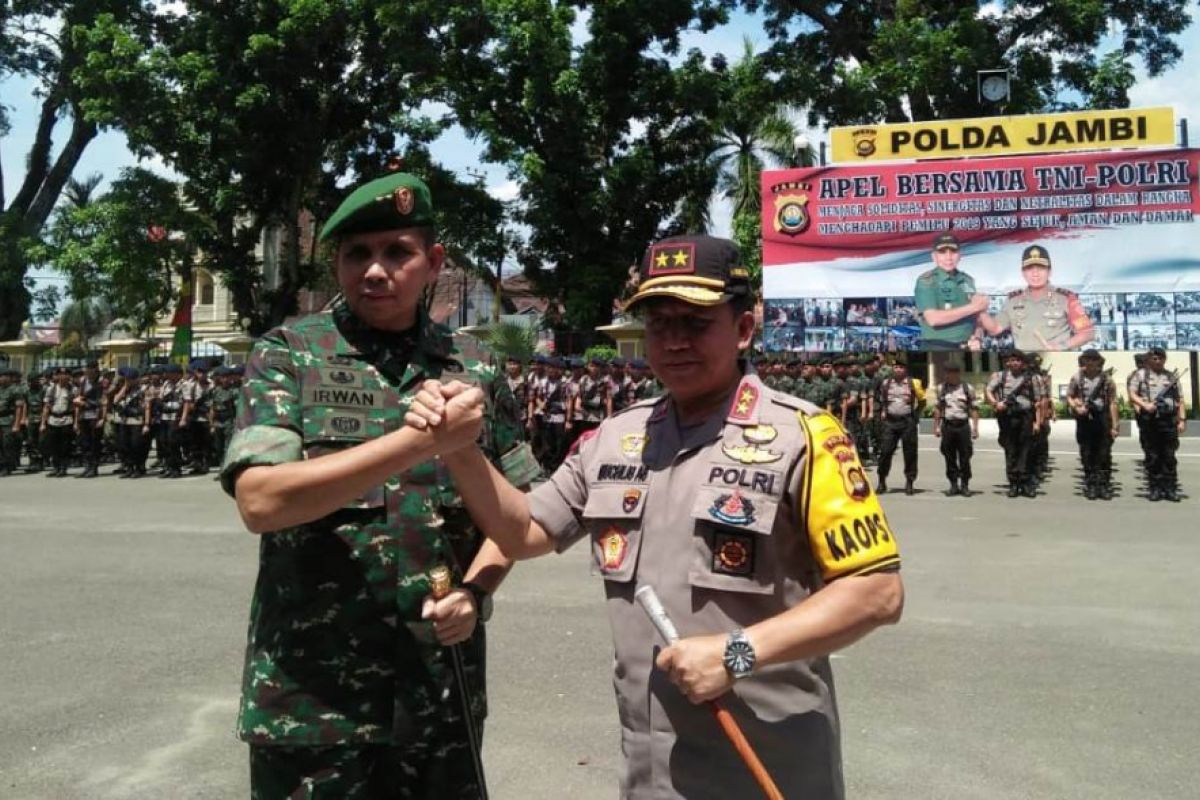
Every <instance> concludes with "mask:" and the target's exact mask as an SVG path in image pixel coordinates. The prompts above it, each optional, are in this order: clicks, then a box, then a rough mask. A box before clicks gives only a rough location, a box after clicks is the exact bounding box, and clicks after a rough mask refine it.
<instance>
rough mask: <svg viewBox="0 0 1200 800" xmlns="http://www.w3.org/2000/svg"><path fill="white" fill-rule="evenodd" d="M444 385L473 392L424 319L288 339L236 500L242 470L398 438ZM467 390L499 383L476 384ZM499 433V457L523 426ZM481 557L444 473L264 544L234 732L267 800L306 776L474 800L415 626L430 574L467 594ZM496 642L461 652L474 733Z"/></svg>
mask: <svg viewBox="0 0 1200 800" xmlns="http://www.w3.org/2000/svg"><path fill="white" fill-rule="evenodd" d="M443 376H445V378H446V379H451V378H459V377H464V378H465V377H468V376H467V375H465V374H464V368H463V366H462V365H461V364H460V363H459V362H457V361H455V360H454V359H453V358H452V357H451V342H450V337H449V334H448V331H446V330H445V329H444V328H441V327H440V326H436V325H434V324H433V323H432V322H431V321H430V320H429V319H428V317H427V316H426V315H425V314H424V312H421V313H420V318H419V321H418V323H417V325H416V326H415V328H414V329H413V330H412V331H410V332H408V333H404V334H385V333H381V332H378V331H373V330H370V329H368V328H366V327H365V326H363V325H362V324H361V323H360V322H359V321H358V320H357V318H356V317H354V315H353V314H352V313H351V312H350V311H349V309H348V308H347V307H346V306H345V305H344V304H339V305H337V306H336V307H335V308H334V309H333V310H332V311H330V312H325V313H322V314H316V315H313V316H310V317H306V318H304V319H301V320H300V321H298V322H296V323H294V324H292V325H289V326H286V327H280V328H276V329H275V330H273V331H271V332H269V333H268V334H267V335H266V336H264V337H263V338H262V339H261V340H260V341H259V342H258V343H257V344H256V345H255V348H254V351H253V352H252V354H251V356H250V359H249V362H248V363H247V365H246V383H245V387H244V389H243V392H242V397H241V403H240V406H239V411H238V420H237V428H236V431H235V433H234V435H233V438H232V440H231V441H230V442H229V445H228V448H227V452H226V456H225V462H224V465H223V467H222V472H221V480H222V484H223V486H224V487H225V490H226V491H227V492H230V493H232V492H233V489H234V483H235V481H236V478H237V475H238V473H239V472H240V471H241V470H242V469H244V468H246V467H249V466H254V465H273V464H281V463H286V462H294V461H299V460H302V459H308V458H314V457H319V456H321V455H323V454H328V453H330V452H334V451H337V450H341V449H345V448H349V447H353V446H355V445H357V444H361V443H362V442H364V441H366V440H368V439H373V438H376V437H379V436H382V435H384V434H385V433H388V432H390V431H394V430H396V429H398V428H399V427H400V426H401V425H403V419H404V412H405V410H406V409H407V407H408V404H409V402H410V400H411V396H412V394H413V393H415V391H416V390H417V389H418V388H419V386H420V384H421V382H422V381H424V380H426V379H436V378H441V377H443ZM472 377H481V378H483V379H485V380H487V381H489V382H490V381H492V379H493V377H494V376H492V375H491V373H490V371H485V370H484V369H482V368H475V369H474V370H472ZM494 382H495V383H497V384H500V385H501V386H503V387H504V388H505V390H506V389H507V384H506V383H505V382H504V381H501V380H496V381H494ZM489 418H490V419H489V423H488V424H487V425H486V426H485V434H484V439H485V441H484V443H483V444H484V447H485V451H486V452H488V453H489V455H492V456H496V455H497V454H499V453H503V452H505V451H506V450H507V449H508V448H509V447H511V446H513V445H514V444H515V442H516V439H517V434H518V430H517V429H518V425H519V423H518V422H517V420H516V419H515V418H513V419H506V420H498V419H496V416H495V414H494V413H491V412H489ZM479 544H480V538H479V537H478V535H477V533H476V530H475V529H474V527H473V526H472V525H471V523H470V520H469V518H468V517H467V515H466V512H465V510H464V509H463V507H462V503H461V498H460V497H459V496H458V495H457V493H456V492H455V490H454V488H453V485H452V483H451V480H450V476H449V473H448V471H446V469H445V468H444V467H443V466H442V465H441V462H439V461H436V460H433V461H427V462H424V463H422V464H419V465H417V466H415V467H413V468H412V469H411V470H409V471H408V472H406V473H404V474H400V475H395V476H392V477H391V478H390V479H389V480H388V481H387V482H386V483H385V484H383V485H381V486H378V487H376V488H374V489H372V490H370V491H368V492H367V493H366V494H364V495H363V496H361V497H360V498H358V499H357V500H355V501H353V502H351V503H349V504H347V505H346V506H345V507H343V508H342V509H340V510H338V511H336V512H334V513H333V514H330V515H329V516H328V517H325V518H324V519H320V520H317V521H315V522H312V523H309V524H306V525H301V526H298V527H295V528H291V529H288V530H284V531H278V532H274V533H269V534H266V535H264V536H263V537H262V541H261V544H260V550H259V574H258V581H257V584H256V586H255V590H254V598H253V601H252V605H251V611H250V628H249V634H248V639H249V642H248V646H247V651H246V664H245V673H244V677H243V687H242V702H241V710H240V713H239V715H238V724H237V732H238V735H239V737H240V738H241V739H243V740H244V741H246V742H249V743H250V744H251V745H252V747H251V772H252V778H253V782H254V784H255V786H256V787H261V789H262V791H263V793H264V794H263V795H262V796H263V797H266V796H268V795H269V792H270V790H271V788H272V787H274V786H280V785H288V784H287V783H286V781H287V779H288V778H289V777H290V778H291V779H293V780H294V778H295V775H296V774H297V770H298V769H303V770H304V772H303V773H300V774H304V775H307V776H313V775H318V776H326V777H327V781H325V783H322V785H321V786H320V787H319V788H320V790H319V791H318V790H317V788H316V787H315V785H314V787H313V791H315V792H316V795H317V796H328V797H339V798H341V797H376V796H382V795H381V793H382V792H383V791H384V790H383V789H381V788H380V787H381V786H390V787H391V789H389V790H387V791H388V792H390V793H389V794H387V795H386V796H394V797H421V798H425V797H438V798H458V797H470V796H474V794H475V793H476V792H477V791H478V788H477V786H476V781H475V775H474V771H473V769H472V762H471V756H470V750H469V748H468V745H467V742H466V739H465V736H464V735H463V730H464V728H463V724H464V723H463V720H462V718H461V715H460V714H459V705H458V704H457V703H455V702H453V697H454V696H455V695H456V687H454V685H453V683H454V681H453V670H452V667H451V663H450V658H449V654H448V651H447V650H446V649H445V648H443V647H441V646H440V645H439V644H438V643H437V641H436V639H435V638H434V636H433V633H432V628H431V627H430V625H429V623H427V622H424V621H422V620H421V603H422V600H423V598H424V597H425V595H426V594H427V593H428V591H429V584H428V580H427V577H426V576H427V573H428V570H429V569H430V568H431V567H433V566H435V565H438V564H447V565H449V566H451V568H452V569H453V570H454V571H455V572H456V575H457V577H458V578H459V579H461V576H462V571H463V570H464V569H465V568H466V567H467V565H468V564H469V563H470V561H471V559H472V558H473V557H474V555H475V553H476V551H477V550H478V547H479ZM484 640H485V634H484V631H483V626H482V625H479V626H477V627H476V630H475V633H474V635H473V636H472V637H471V639H470V640H468V641H467V642H464V643H463V645H462V652H463V656H464V662H465V665H466V673H467V679H468V684H469V686H468V687H467V688H468V690H469V696H470V700H471V705H472V707H473V709H474V716H475V718H476V720H478V721H479V722H480V724H481V722H482V720H483V718H484V716H485V715H486V703H485V687H484V669H483V667H484V650H485V644H484ZM447 698H450V699H447ZM372 750H374V751H376V752H386V754H387V756H388V757H387V758H384V759H379V760H378V763H380V764H381V766H380V769H381V770H382V771H383V772H387V773H388V774H374V773H372V774H369V775H368V774H366V773H364V772H363V766H362V762H361V761H360V760H357V759H358V756H359V755H362V753H365V752H368V751H372ZM311 780H312V779H311V777H310V778H306V782H311ZM321 780H325V778H321ZM397 787H398V788H397ZM396 791H398V792H399V793H398V794H395V793H394V792H396ZM308 796H313V795H308Z"/></svg>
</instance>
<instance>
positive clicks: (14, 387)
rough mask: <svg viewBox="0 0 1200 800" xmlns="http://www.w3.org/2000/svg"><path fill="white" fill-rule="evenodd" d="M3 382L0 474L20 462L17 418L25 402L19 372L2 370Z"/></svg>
mask: <svg viewBox="0 0 1200 800" xmlns="http://www.w3.org/2000/svg"><path fill="white" fill-rule="evenodd" d="M2 376H3V379H4V384H3V385H2V386H0V475H10V474H12V473H13V472H14V471H16V469H17V467H19V466H20V463H21V432H20V430H19V429H18V428H17V420H18V419H19V418H20V416H21V406H23V405H24V404H25V387H24V386H22V385H21V383H20V373H17V371H16V370H4V371H3V373H2Z"/></svg>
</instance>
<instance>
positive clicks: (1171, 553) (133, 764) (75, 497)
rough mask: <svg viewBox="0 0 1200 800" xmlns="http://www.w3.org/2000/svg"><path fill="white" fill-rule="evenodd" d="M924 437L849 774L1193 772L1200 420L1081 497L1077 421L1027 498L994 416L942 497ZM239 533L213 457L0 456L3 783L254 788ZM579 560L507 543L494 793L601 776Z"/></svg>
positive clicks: (935, 787) (63, 794)
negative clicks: (1175, 446) (1169, 482)
mask: <svg viewBox="0 0 1200 800" xmlns="http://www.w3.org/2000/svg"><path fill="white" fill-rule="evenodd" d="M1193 424H1195V423H1193ZM935 447H936V441H935V440H933V439H932V438H930V437H922V439H921V448H922V450H921V454H920V458H921V477H920V479H919V480H918V484H917V485H918V488H919V489H920V490H921V491H920V492H919V493H918V494H916V495H915V496H912V497H906V496H904V495H903V494H889V495H887V496H886V497H885V498H884V500H883V502H884V507H885V509H886V510H887V512H888V514H889V517H890V519H891V522H892V527H893V528H894V529H895V530H896V531H897V532H898V533H899V536H900V544H901V552H902V554H903V557H904V570H903V574H904V580H905V585H906V589H907V605H906V608H905V613H904V619H903V621H902V622H901V623H900V625H899V626H898V627H895V628H889V629H886V630H882V631H878V632H876V633H875V634H873V635H872V636H871V637H870V638H868V639H867V640H865V641H864V642H862V643H860V644H859V645H857V646H855V647H852V648H850V649H849V650H848V651H846V652H844V653H842V654H840V655H838V656H837V657H836V658H835V672H836V675H837V681H838V692H839V697H840V704H841V711H842V722H843V728H844V749H845V763H846V775H847V783H848V797H850V798H878V799H879V800H885V799H886V800H907V799H908V798H913V800H927V799H929V798H946V799H947V800H971V799H972V798H979V799H980V800H985V799H986V800H992V799H995V800H1014V799H1016V798H1047V799H1050V800H1065V799H1067V798H1080V799H1081V800H1083V799H1085V798H1086V800H1109V799H1111V800H1130V798H1153V800H1170V799H1172V798H1179V799H1180V800H1184V799H1185V798H1187V799H1189V800H1190V799H1191V798H1195V797H1198V796H1200V779H1198V778H1197V777H1196V769H1195V753H1196V750H1197V746H1198V745H1197V741H1198V738H1197V733H1198V731H1200V722H1198V720H1200V688H1198V684H1197V676H1200V524H1198V519H1200V442H1197V441H1196V440H1185V442H1184V450H1183V451H1182V457H1181V459H1180V461H1181V465H1180V476H1181V480H1182V483H1183V486H1184V488H1185V491H1191V492H1192V494H1193V495H1194V497H1193V498H1188V499H1185V501H1184V502H1183V503H1180V504H1169V503H1154V504H1152V503H1149V502H1147V501H1146V500H1144V499H1142V498H1139V497H1136V496H1135V495H1136V491H1137V490H1138V488H1139V487H1137V486H1136V485H1135V481H1134V480H1133V475H1134V472H1135V466H1134V462H1135V458H1136V456H1135V455H1134V450H1136V442H1131V441H1130V440H1128V439H1125V440H1122V441H1121V442H1120V443H1119V444H1118V456H1117V464H1118V467H1119V472H1118V481H1119V483H1120V484H1121V485H1122V487H1123V488H1122V493H1121V495H1120V496H1119V497H1118V498H1117V499H1115V500H1113V501H1111V502H1102V501H1097V502H1089V501H1086V500H1084V499H1082V498H1081V497H1080V496H1078V494H1077V493H1076V488H1075V463H1076V461H1075V458H1074V455H1073V442H1071V441H1070V440H1069V439H1065V438H1056V439H1055V441H1054V443H1053V445H1052V449H1053V452H1054V454H1055V455H1054V459H1055V465H1056V466H1055V470H1054V472H1053V474H1052V476H1051V478H1050V481H1049V483H1048V485H1047V486H1045V487H1044V492H1045V494H1044V495H1042V496H1039V497H1038V498H1037V499H1036V500H1029V499H1019V500H1009V499H1007V498H1005V497H1003V496H1002V495H1001V494H1000V491H999V489H998V488H997V487H996V484H998V483H999V482H1000V480H999V479H1000V477H1001V476H1002V474H1003V466H1002V456H1001V455H1000V453H999V450H998V448H997V447H996V445H995V443H994V441H988V440H982V441H981V442H980V444H979V448H980V452H978V453H977V455H976V458H975V472H976V475H977V477H976V480H975V481H974V488H976V489H977V490H983V493H982V494H979V495H976V496H975V497H973V498H970V499H963V498H957V497H954V498H950V497H946V496H944V495H943V494H942V490H943V489H944V488H945V480H944V478H943V477H942V474H941V458H940V456H938V454H937V453H936V452H935V451H934V448H935ZM898 461H899V457H897V464H896V466H895V467H894V468H893V481H894V482H896V481H897V479H898V482H899V483H900V485H903V480H902V478H901V477H900V476H901V475H902V470H901V469H900V466H899V463H898ZM110 470H111V467H106V468H105V469H104V470H103V472H104V473H107V472H109V471H110ZM256 541H257V540H256V538H255V537H254V536H251V535H249V534H247V533H245V532H244V531H243V530H242V528H241V526H240V524H239V521H238V518H237V516H236V513H235V510H234V507H233V504H232V503H231V502H230V501H229V500H228V499H227V498H226V497H225V496H224V495H223V494H222V493H221V492H220V490H219V488H218V487H217V484H216V483H215V482H213V480H212V478H211V477H204V478H201V477H197V478H188V479H185V480H177V481H160V480H153V479H148V480H143V481H138V482H131V481H123V480H116V479H114V478H101V479H99V480H47V479H45V478H44V477H42V476H40V475H37V476H28V477H25V476H22V477H15V478H8V479H0V587H3V589H2V591H3V595H2V597H3V602H2V603H0V652H2V653H3V657H2V658H0V797H2V798H4V799H5V800H25V799H26V798H34V799H36V800H72V799H73V798H86V800H109V799H110V798H155V799H156V800H160V799H162V798H172V800H173V799H174V798H245V797H247V795H248V788H247V787H248V783H247V757H246V748H245V746H244V745H242V744H241V743H239V742H238V741H236V740H235V739H234V737H233V733H232V729H233V720H234V714H235V711H236V703H237V692H238V686H239V679H240V673H241V656H242V647H243V643H244V635H245V624H246V615H247V609H248V605H249V599H250V592H251V588H252V582H253V579H254V575H255V566H256ZM586 557H587V555H586V552H585V549H584V548H581V547H577V548H575V549H574V550H572V551H570V552H569V553H568V554H566V555H565V556H561V557H550V558H546V559H542V560H540V561H538V562H532V563H527V564H522V565H519V566H518V568H517V570H516V572H515V573H514V574H513V575H512V577H511V578H510V580H509V581H508V583H507V584H506V585H505V587H504V588H503V589H502V590H501V592H500V594H499V596H498V598H497V601H496V616H495V619H494V621H493V623H492V626H491V628H490V629H489V634H490V636H489V638H490V646H491V650H490V657H491V664H490V670H489V681H488V683H489V689H490V691H489V695H490V697H489V701H490V706H491V714H490V717H489V719H488V723H487V735H486V747H485V759H486V763H487V767H488V773H489V778H490V783H491V786H492V797H493V798H497V800H517V799H518V798H555V799H557V798H570V800H593V799H595V800H599V799H600V798H605V799H608V798H614V797H616V777H615V775H616V764H617V748H618V738H617V729H616V710H615V705H614V701H613V698H612V691H611V685H610V675H609V670H610V666H611V659H612V656H611V649H610V646H609V634H608V630H607V622H606V619H605V616H604V611H603V603H602V600H601V592H602V590H601V587H600V586H599V582H598V580H597V579H593V578H590V577H589V575H588V568H587V563H586ZM713 735H714V736H718V735H719V734H718V732H717V729H716V728H715V726H714V729H713ZM447 800H451V798H447ZM738 800H741V798H738Z"/></svg>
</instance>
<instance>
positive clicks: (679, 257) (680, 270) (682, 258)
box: [647, 242, 696, 278]
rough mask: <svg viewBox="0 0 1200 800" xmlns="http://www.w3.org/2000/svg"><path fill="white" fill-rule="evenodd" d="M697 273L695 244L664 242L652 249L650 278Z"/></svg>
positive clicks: (648, 272) (648, 273) (648, 271)
mask: <svg viewBox="0 0 1200 800" xmlns="http://www.w3.org/2000/svg"><path fill="white" fill-rule="evenodd" d="M695 271H696V245H695V244H694V243H693V242H663V243H662V244H656V245H654V246H653V247H651V248H650V267H649V269H648V270H647V275H648V277H651V278H655V277H658V276H659V275H690V274H691V273H693V272H695Z"/></svg>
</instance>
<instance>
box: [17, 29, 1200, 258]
mask: <svg viewBox="0 0 1200 800" xmlns="http://www.w3.org/2000/svg"><path fill="white" fill-rule="evenodd" d="M1193 13H1195V9H1193ZM575 28H576V38H577V39H578V38H580V37H582V36H585V35H586V18H581V19H580V20H579V21H578V22H577V23H576V26H575ZM747 37H748V38H749V39H750V41H751V42H752V43H753V44H754V45H755V49H757V50H762V49H764V48H765V47H766V46H767V44H768V40H767V36H766V33H765V32H764V31H763V29H762V25H761V20H760V19H758V18H756V17H753V16H749V15H745V14H739V15H735V16H734V18H733V19H732V20H731V22H730V24H729V25H726V26H723V27H721V28H719V29H717V30H714V31H711V32H709V33H707V34H703V35H701V34H697V33H685V34H684V36H683V49H684V50H685V51H686V50H687V49H688V48H690V47H699V48H701V49H702V50H704V51H705V52H708V53H710V54H715V53H718V52H719V53H724V54H725V55H726V56H728V57H729V59H730V60H731V61H732V60H736V58H737V57H738V56H739V55H740V53H741V50H742V41H743V39H744V38H747ZM1179 43H1180V45H1181V47H1182V49H1183V54H1184V55H1183V58H1182V59H1181V60H1180V62H1179V63H1178V64H1177V65H1176V66H1175V67H1174V68H1173V69H1171V70H1170V71H1168V72H1167V73H1166V74H1164V75H1162V76H1160V77H1158V78H1155V79H1153V80H1146V79H1145V77H1144V74H1141V73H1139V77H1140V78H1142V80H1140V81H1139V83H1138V84H1137V85H1136V86H1135V87H1134V89H1133V90H1132V92H1131V98H1132V105H1133V106H1135V107H1138V106H1142V107H1145V106H1173V107H1174V108H1175V113H1176V118H1177V119H1182V118H1187V119H1188V120H1189V122H1190V123H1191V126H1192V127H1191V137H1190V138H1191V144H1192V146H1200V92H1198V91H1197V90H1196V85H1197V80H1196V75H1198V74H1200V26H1198V25H1197V24H1195V23H1194V24H1193V25H1192V27H1190V28H1189V29H1188V30H1187V31H1185V33H1184V34H1183V36H1182V37H1181V38H1180V41H1179ZM1188 76H1191V77H1188ZM32 91H33V84H32V83H31V82H29V81H26V80H20V79H10V80H8V81H4V82H0V103H3V104H4V105H5V106H7V107H8V109H9V118H10V121H11V123H12V130H11V131H10V133H9V135H8V136H6V137H4V138H3V139H0V162H2V163H3V167H4V190H5V196H6V197H8V198H10V199H11V198H12V196H13V194H15V192H16V191H17V188H18V186H19V184H20V181H21V179H22V177H23V176H24V159H25V157H26V154H27V153H28V152H29V147H30V144H31V142H32V138H33V132H34V127H35V125H36V123H37V114H38V110H39V103H38V100H37V98H35V97H34V96H33V94H32ZM57 133H58V136H59V139H60V140H61V138H62V137H65V136H66V126H65V125H60V126H59V129H58V131H57ZM809 138H810V140H811V141H812V142H813V143H814V145H815V144H816V142H817V141H819V140H820V139H821V138H823V133H822V132H821V131H812V132H810V134H809ZM479 151H480V148H479V146H478V145H477V144H476V143H474V142H472V141H471V140H469V139H468V138H467V137H466V136H465V135H464V134H463V132H462V130H461V129H459V128H457V127H456V128H453V129H451V130H450V131H448V132H447V133H446V134H445V135H444V136H443V137H442V138H441V139H440V140H439V141H438V142H437V143H436V144H435V147H434V155H435V156H436V157H438V158H439V159H440V160H441V161H442V162H443V163H444V164H445V165H446V166H447V167H448V168H450V169H453V170H458V171H460V172H462V173H464V174H465V173H466V172H467V170H468V169H471V170H479V169H481V168H482V169H483V171H484V172H485V176H486V177H485V181H486V183H487V185H488V187H489V189H490V190H491V191H492V192H493V194H495V195H497V196H499V197H502V198H504V199H508V198H510V197H512V196H513V195H514V193H515V188H516V187H515V184H514V183H512V182H511V181H510V180H509V179H508V176H507V175H506V174H505V171H504V169H503V168H501V167H498V166H495V165H486V164H485V165H481V162H480V160H479ZM136 163H137V160H136V159H135V158H134V157H133V155H132V154H131V153H130V152H129V150H128V149H127V147H126V143H125V137H124V135H123V134H121V133H120V132H119V131H105V132H102V133H101V134H100V135H99V136H98V137H97V138H96V139H95V140H93V141H92V143H91V144H90V145H89V146H88V148H87V150H86V151H85V152H84V155H83V158H82V159H81V161H80V163H79V166H78V168H77V169H76V172H75V176H76V177H83V176H86V175H89V174H92V173H97V172H98V173H100V174H101V175H102V176H103V177H104V178H105V180H112V179H113V178H115V177H116V176H117V173H118V172H119V171H120V170H121V168H122V167H126V166H132V165H134V164H136ZM144 166H148V167H151V168H158V169H160V170H161V169H162V165H161V164H154V163H146V164H144ZM712 216H713V223H714V227H715V231H714V232H715V233H718V234H727V233H728V230H729V213H728V210H727V209H726V208H724V207H723V205H721V204H718V205H716V206H715V207H714V209H713V215H712ZM39 277H40V276H39ZM47 277H49V276H47Z"/></svg>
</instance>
